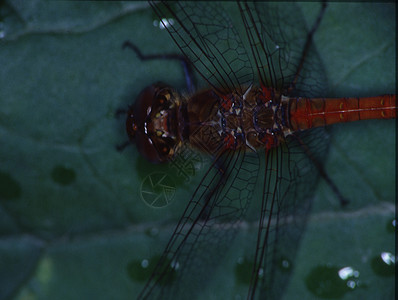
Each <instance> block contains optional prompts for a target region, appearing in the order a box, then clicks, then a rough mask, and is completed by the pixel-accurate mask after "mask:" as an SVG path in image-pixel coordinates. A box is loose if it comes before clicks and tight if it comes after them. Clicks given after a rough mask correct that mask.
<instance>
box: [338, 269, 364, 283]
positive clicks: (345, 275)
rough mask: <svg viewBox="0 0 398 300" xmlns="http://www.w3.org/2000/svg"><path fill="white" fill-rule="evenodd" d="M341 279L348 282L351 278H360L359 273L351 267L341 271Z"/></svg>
mask: <svg viewBox="0 0 398 300" xmlns="http://www.w3.org/2000/svg"><path fill="white" fill-rule="evenodd" d="M338 273H339V277H340V278H341V279H343V280H347V279H349V278H351V277H355V278H358V277H359V272H358V271H356V270H354V269H353V268H351V267H344V268H342V269H340V270H339V272H338Z"/></svg>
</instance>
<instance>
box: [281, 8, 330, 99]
mask: <svg viewBox="0 0 398 300" xmlns="http://www.w3.org/2000/svg"><path fill="white" fill-rule="evenodd" d="M326 7H327V3H326V1H323V2H322V7H321V10H320V12H319V14H318V17H317V19H316V21H315V24H314V25H313V26H312V28H311V30H310V32H309V33H308V35H307V39H306V41H305V45H304V49H303V52H302V53H301V58H300V63H299V65H298V67H297V71H296V74H295V76H294V79H293V81H292V82H291V83H290V86H289V88H288V93H290V92H291V91H292V90H294V88H295V86H296V83H297V80H298V77H299V74H300V72H301V69H302V68H303V65H304V62H305V59H306V57H307V54H308V51H309V48H310V46H311V43H312V38H313V36H314V33H315V31H316V30H317V29H318V27H319V24H320V23H321V21H322V18H323V15H324V13H325V10H326Z"/></svg>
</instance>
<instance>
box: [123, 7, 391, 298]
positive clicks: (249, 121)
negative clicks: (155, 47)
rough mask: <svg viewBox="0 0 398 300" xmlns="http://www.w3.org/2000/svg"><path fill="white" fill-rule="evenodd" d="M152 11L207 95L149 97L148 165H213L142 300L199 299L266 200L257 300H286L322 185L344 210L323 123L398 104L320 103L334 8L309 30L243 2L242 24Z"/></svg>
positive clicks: (144, 140) (161, 87)
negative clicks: (287, 267)
mask: <svg viewBox="0 0 398 300" xmlns="http://www.w3.org/2000/svg"><path fill="white" fill-rule="evenodd" d="M150 4H151V6H152V7H153V10H154V12H155V13H156V15H157V16H158V17H159V19H160V20H161V22H162V24H163V26H164V27H165V28H166V29H167V31H168V32H169V34H170V36H171V38H172V39H173V40H174V42H175V43H176V44H177V45H178V47H179V48H180V50H181V52H182V53H183V55H184V56H183V58H182V60H184V61H185V62H186V64H187V65H188V64H192V65H193V67H194V69H195V71H196V72H197V73H198V74H199V75H200V76H201V78H202V79H203V81H204V82H205V83H206V84H207V85H208V88H203V89H202V90H200V91H198V92H192V91H193V90H194V88H193V87H192V84H191V83H190V82H189V81H188V83H187V86H188V90H189V91H190V92H191V95H190V96H189V97H185V96H181V95H180V94H179V93H178V92H177V91H175V90H174V89H173V88H171V87H169V86H167V85H165V84H155V85H152V86H150V87H148V88H146V89H144V90H143V91H142V93H141V95H140V96H139V98H138V99H137V100H136V102H135V104H134V105H133V106H132V107H131V109H130V110H129V112H128V117H127V121H126V129H127V133H128V135H129V138H130V140H131V141H133V142H134V143H135V144H136V146H137V148H138V150H139V152H140V153H141V154H142V155H143V156H144V157H146V158H147V159H148V160H149V161H152V162H155V163H159V162H164V161H170V160H173V159H174V158H175V156H176V155H178V153H179V151H180V150H181V148H182V147H183V146H184V145H186V144H189V145H190V146H191V147H193V148H195V149H197V150H199V151H202V152H205V153H207V154H208V155H209V156H211V157H212V159H213V162H212V164H211V166H210V167H209V169H208V170H207V171H206V173H205V175H204V177H203V179H202V180H201V181H200V183H199V185H198V187H197V188H196V190H195V191H194V194H193V195H192V198H191V199H190V201H189V203H188V205H187V208H186V209H185V211H184V213H183V216H182V217H181V219H180V221H179V223H178V225H177V227H176V229H175V231H174V233H173V235H172V237H171V239H170V241H169V243H168V244H167V246H166V249H165V251H164V253H163V255H162V257H161V258H160V260H159V263H158V265H157V266H156V268H155V269H154V271H153V274H152V275H151V277H150V278H149V280H148V282H147V284H146V285H145V288H144V289H143V291H142V292H141V294H140V295H139V298H140V299H167V298H173V299H176V298H181V299H187V298H188V297H193V298H195V295H196V294H197V293H198V292H199V291H200V290H201V289H203V287H204V286H205V285H206V284H209V282H210V281H211V273H212V269H214V268H215V267H214V265H215V264H217V262H218V261H219V260H221V259H222V258H223V253H225V252H226V251H227V250H228V248H229V247H230V245H231V244H232V243H233V240H234V238H235V236H236V234H237V232H238V231H239V229H240V228H241V227H242V226H243V224H244V221H245V218H246V215H247V211H248V210H249V209H250V206H256V204H255V203H254V202H257V203H259V204H257V206H256V209H257V213H258V215H257V219H258V233H257V236H256V237H255V239H254V242H253V249H254V250H253V256H252V257H253V258H252V261H251V262H252V272H251V275H250V280H249V288H248V293H247V298H248V299H255V298H256V299H257V298H258V299H278V298H280V297H281V295H282V290H283V289H282V288H281V287H280V284H281V283H284V284H285V283H286V282H287V281H288V277H289V275H288V274H286V272H283V270H282V271H281V270H278V267H277V266H278V264H280V262H285V261H287V259H293V258H294V255H295V251H296V248H297V245H298V243H299V240H300V236H301V233H302V232H303V230H304V227H305V222H306V216H307V214H308V212H309V210H310V206H311V197H312V195H313V190H314V188H315V186H316V184H317V179H318V178H319V177H323V178H324V179H325V180H326V181H327V182H329V184H330V186H331V187H332V189H333V190H334V191H335V193H336V195H337V196H338V197H339V198H341V199H342V201H344V197H343V196H342V195H341V193H340V191H339V190H338V188H337V187H336V186H335V185H334V184H333V182H332V181H331V180H330V179H329V177H328V176H327V174H326V172H325V171H324V170H323V167H322V164H321V161H323V160H324V159H325V155H326V152H327V146H328V135H327V132H326V131H325V129H324V126H327V125H330V124H333V123H340V122H350V121H357V120H362V119H376V118H380V119H383V118H385V119H388V118H395V117H396V98H395V95H384V96H377V97H368V98H361V99H359V98H341V99H332V98H323V97H322V96H323V93H324V92H325V90H326V85H325V84H326V82H327V80H326V78H325V76H324V74H323V73H322V68H321V66H322V63H321V61H320V58H319V57H318V55H317V53H316V51H315V49H314V47H313V45H312V38H313V35H314V34H315V32H316V29H317V27H318V26H319V23H320V21H321V19H322V16H323V14H324V12H325V9H326V5H323V6H322V8H321V10H320V13H319V16H318V18H317V20H316V21H315V23H314V25H313V26H312V27H311V28H310V29H309V30H308V29H307V27H306V25H305V23H304V22H303V18H302V16H301V15H300V14H299V13H298V12H297V11H296V9H295V8H294V6H291V5H288V6H286V5H285V6H283V8H282V7H281V6H279V5H273V4H270V3H260V4H257V3H246V2H238V3H237V5H236V11H237V16H238V18H233V17H231V16H229V15H228V14H227V13H226V12H225V11H224V10H223V9H222V7H221V6H220V4H214V3H198V2H195V3H189V2H183V3H170V2H162V3H152V2H150ZM165 17H168V18H171V19H172V20H173V23H171V22H168V21H166V20H167V19H165ZM282 22H283V23H285V22H286V26H284V27H283V28H282V27H281V26H280V24H281V23H282ZM127 46H130V47H131V48H133V50H135V51H137V50H136V49H135V48H134V46H132V45H131V44H130V45H129V44H127ZM258 189H260V191H261V192H260V195H261V196H260V197H259V199H254V198H255V195H257V193H256V192H257V190H258ZM255 200H256V201H255ZM248 242H249V241H248Z"/></svg>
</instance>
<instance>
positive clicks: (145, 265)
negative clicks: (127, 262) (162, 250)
mask: <svg viewBox="0 0 398 300" xmlns="http://www.w3.org/2000/svg"><path fill="white" fill-rule="evenodd" d="M148 266H149V261H148V260H147V259H143V260H142V261H141V267H142V268H144V269H146V268H148Z"/></svg>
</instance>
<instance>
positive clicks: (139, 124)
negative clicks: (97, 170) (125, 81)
mask: <svg viewBox="0 0 398 300" xmlns="http://www.w3.org/2000/svg"><path fill="white" fill-rule="evenodd" d="M179 103H180V101H179V95H178V94H177V93H176V92H175V91H174V90H173V89H171V88H170V87H168V86H167V85H165V84H162V83H156V84H153V85H151V86H149V87H147V88H145V89H144V90H143V91H142V92H141V93H140V95H139V96H138V98H137V100H136V102H135V103H134V105H133V106H131V107H130V108H129V110H128V113H127V120H126V131H127V135H128V136H129V139H130V141H131V142H134V143H135V144H136V146H137V149H138V151H139V152H140V154H141V155H142V156H144V157H145V158H146V159H147V160H149V161H150V162H152V163H161V162H164V161H168V160H171V159H173V157H174V155H175V153H176V151H177V149H178V148H179V146H180V145H181V138H180V136H179V134H178V122H177V121H176V120H177V114H178V109H179Z"/></svg>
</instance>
